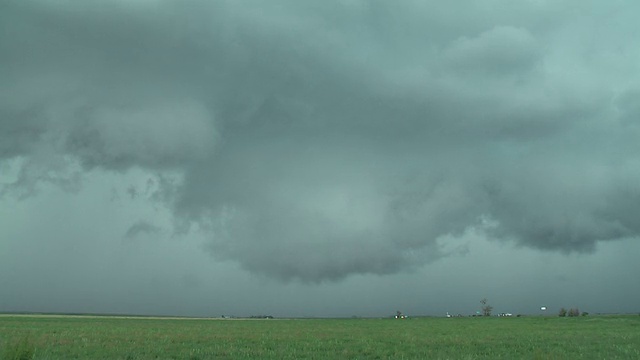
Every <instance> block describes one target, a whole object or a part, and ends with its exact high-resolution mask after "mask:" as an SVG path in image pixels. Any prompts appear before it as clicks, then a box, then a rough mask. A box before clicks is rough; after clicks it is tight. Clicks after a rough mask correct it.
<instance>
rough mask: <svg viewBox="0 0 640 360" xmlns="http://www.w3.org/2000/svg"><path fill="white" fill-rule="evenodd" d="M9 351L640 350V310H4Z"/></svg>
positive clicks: (69, 355)
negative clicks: (195, 315)
mask: <svg viewBox="0 0 640 360" xmlns="http://www.w3.org/2000/svg"><path fill="white" fill-rule="evenodd" d="M0 357H1V358H2V359H496V358H503V359H640V316H637V315H635V316H632V315H627V316H584V317H577V318H559V317H540V316H531V317H513V318H500V317H490V318H475V317H467V318H428V317H426V318H413V319H407V320H395V319H264V320H222V319H178V318H142V317H141V318H125V317H107V316H104V317H102V316H95V317H90V316H87V317H82V316H17V315H0Z"/></svg>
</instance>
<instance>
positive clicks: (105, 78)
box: [0, 0, 640, 316]
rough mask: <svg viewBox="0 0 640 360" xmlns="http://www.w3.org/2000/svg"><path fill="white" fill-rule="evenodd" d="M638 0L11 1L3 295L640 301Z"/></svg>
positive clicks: (273, 307) (236, 309)
mask: <svg viewBox="0 0 640 360" xmlns="http://www.w3.org/2000/svg"><path fill="white" fill-rule="evenodd" d="M639 14H640V2H637V1H635V0H628V1H625V0H611V1H604V0H603V1H584V0H567V1H555V0H554V1H552V0H548V1H547V0H522V1H512V0H482V1H477V0H473V1H471V0H469V1H455V2H443V1H417V0H415V1H410V0H406V1H394V2H388V1H377V0H371V1H358V0H342V1H325V0H323V1H298V0H289V1H280V0H274V1H258V0H256V1H237V0H233V1H231V0H229V1H224V0H220V1H205V0H184V1H169V0H117V1H115V0H113V1H98V0H77V1H73V0H58V1H51V0H23V1H18V0H15V1H12V0H4V1H0V79H1V80H0V289H1V290H0V311H42V312H99V313H131V314H165V315H194V316H219V315H222V314H226V315H256V314H271V315H275V316H352V315H357V316H386V315H391V314H394V313H395V311H396V310H401V311H404V312H406V313H408V314H410V315H419V314H430V315H442V314H444V313H445V312H447V311H449V312H451V313H462V314H471V313H475V312H476V311H477V310H479V308H480V302H479V301H480V299H482V298H485V297H486V298H488V299H489V303H490V304H492V305H494V308H495V311H496V312H512V313H523V314H538V313H540V306H543V305H544V306H547V307H548V308H549V310H548V311H550V312H554V313H555V312H556V311H557V309H559V308H560V307H567V308H568V307H579V308H580V309H581V310H584V311H589V312H638V311H640V308H639V307H638V304H640V288H639V287H638V286H637V279H638V278H639V277H640V265H638V255H640V141H639V139H640V46H639V45H638V39H639V38H640V22H638V15H639Z"/></svg>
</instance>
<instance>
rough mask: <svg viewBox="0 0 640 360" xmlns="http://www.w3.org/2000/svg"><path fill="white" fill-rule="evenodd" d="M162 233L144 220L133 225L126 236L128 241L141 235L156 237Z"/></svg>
mask: <svg viewBox="0 0 640 360" xmlns="http://www.w3.org/2000/svg"><path fill="white" fill-rule="evenodd" d="M159 232H160V228H159V227H157V226H155V225H153V224H151V223H149V222H147V221H144V220H140V221H138V222H136V223H135V224H133V225H131V226H130V227H129V229H127V232H126V233H125V234H124V236H125V237H126V238H128V239H133V238H135V237H137V236H138V235H141V234H150V235H154V234H157V233H159Z"/></svg>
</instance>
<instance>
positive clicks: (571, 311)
mask: <svg viewBox="0 0 640 360" xmlns="http://www.w3.org/2000/svg"><path fill="white" fill-rule="evenodd" d="M568 315H569V316H570V317H575V316H580V310H578V308H575V309H574V308H571V309H569V313H568Z"/></svg>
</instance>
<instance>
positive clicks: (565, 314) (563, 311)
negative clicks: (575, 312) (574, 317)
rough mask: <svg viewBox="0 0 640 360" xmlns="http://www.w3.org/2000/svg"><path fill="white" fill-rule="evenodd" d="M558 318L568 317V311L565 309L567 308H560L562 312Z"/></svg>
mask: <svg viewBox="0 0 640 360" xmlns="http://www.w3.org/2000/svg"><path fill="white" fill-rule="evenodd" d="M558 316H560V317H565V316H567V309H565V308H560V312H559V313H558Z"/></svg>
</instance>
